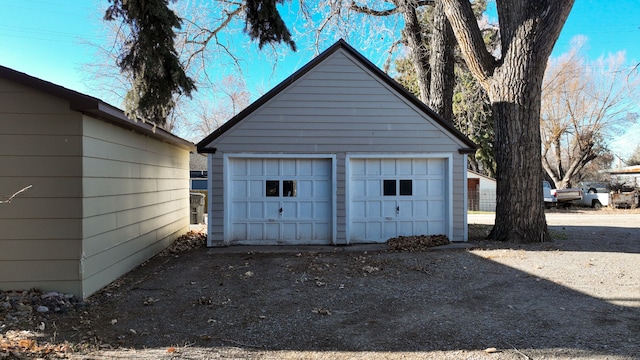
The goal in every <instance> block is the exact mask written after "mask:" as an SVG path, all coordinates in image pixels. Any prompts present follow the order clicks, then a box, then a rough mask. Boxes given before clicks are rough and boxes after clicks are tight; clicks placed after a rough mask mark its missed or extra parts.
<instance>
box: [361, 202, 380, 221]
mask: <svg viewBox="0 0 640 360" xmlns="http://www.w3.org/2000/svg"><path fill="white" fill-rule="evenodd" d="M361 203H362V204H363V207H364V206H366V211H364V212H363V214H364V216H365V217H367V218H380V217H382V216H383V215H382V203H381V202H380V201H369V202H365V201H362V202H361Z"/></svg>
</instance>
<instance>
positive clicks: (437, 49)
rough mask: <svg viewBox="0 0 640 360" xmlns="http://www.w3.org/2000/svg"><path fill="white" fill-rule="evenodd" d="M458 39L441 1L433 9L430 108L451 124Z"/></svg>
mask: <svg viewBox="0 0 640 360" xmlns="http://www.w3.org/2000/svg"><path fill="white" fill-rule="evenodd" d="M455 45H456V38H455V35H454V34H453V30H452V29H451V25H450V24H449V20H447V15H446V14H445V13H444V8H443V7H442V3H441V2H440V1H436V2H435V4H434V9H433V31H432V32H431V42H430V46H431V56H430V67H431V82H430V85H429V107H431V108H432V109H433V110H434V111H435V112H437V113H438V114H440V116H442V117H443V118H445V119H446V120H448V121H449V122H453V88H454V86H455V75H454V72H453V66H454V63H455V57H454V49H455Z"/></svg>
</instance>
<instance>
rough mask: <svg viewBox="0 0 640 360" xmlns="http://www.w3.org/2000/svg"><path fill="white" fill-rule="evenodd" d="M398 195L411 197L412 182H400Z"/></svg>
mask: <svg viewBox="0 0 640 360" xmlns="http://www.w3.org/2000/svg"><path fill="white" fill-rule="evenodd" d="M400 195H409V196H410V195H413V180H400Z"/></svg>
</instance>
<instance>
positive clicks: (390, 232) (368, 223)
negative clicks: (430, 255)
mask: <svg viewBox="0 0 640 360" xmlns="http://www.w3.org/2000/svg"><path fill="white" fill-rule="evenodd" d="M349 169H350V182H349V193H350V196H349V198H350V199H349V204H350V206H349V219H350V221H349V224H350V227H349V242H352V243H383V242H386V241H387V240H388V239H389V238H393V237H397V236H409V235H434V234H448V233H449V229H448V224H447V213H448V210H447V196H446V194H447V189H446V187H445V184H446V183H447V175H446V174H447V159H446V158H351V159H350V161H349Z"/></svg>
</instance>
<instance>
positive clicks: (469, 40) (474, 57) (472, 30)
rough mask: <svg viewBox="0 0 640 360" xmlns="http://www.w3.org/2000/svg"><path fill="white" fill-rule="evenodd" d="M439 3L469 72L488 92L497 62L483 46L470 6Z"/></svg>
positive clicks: (454, 1) (450, 1) (452, 0)
mask: <svg viewBox="0 0 640 360" xmlns="http://www.w3.org/2000/svg"><path fill="white" fill-rule="evenodd" d="M441 1H442V5H443V7H444V12H445V14H447V18H448V19H449V23H450V24H451V28H452V29H453V32H454V34H455V36H456V39H457V40H458V45H459V46H460V50H461V51H462V55H463V56H464V59H465V61H466V63H467V66H468V67H469V70H470V71H471V73H472V74H474V75H475V76H476V78H477V79H478V81H479V82H480V84H481V85H482V87H484V88H485V90H488V89H489V78H490V77H491V76H492V75H493V72H494V70H495V68H496V66H497V62H496V60H495V59H494V58H493V56H492V55H491V54H490V53H489V51H488V50H487V47H486V46H485V44H484V40H483V38H482V32H481V31H480V27H479V26H478V22H477V21H476V17H475V14H474V13H473V9H472V8H471V4H470V3H469V1H460V0H441Z"/></svg>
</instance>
